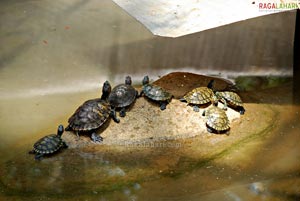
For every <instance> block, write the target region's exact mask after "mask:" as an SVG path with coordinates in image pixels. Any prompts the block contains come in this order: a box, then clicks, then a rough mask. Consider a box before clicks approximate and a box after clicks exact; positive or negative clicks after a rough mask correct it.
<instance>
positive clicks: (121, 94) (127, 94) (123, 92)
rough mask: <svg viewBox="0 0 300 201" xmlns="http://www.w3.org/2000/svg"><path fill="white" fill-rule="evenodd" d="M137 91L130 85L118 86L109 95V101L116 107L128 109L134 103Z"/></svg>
mask: <svg viewBox="0 0 300 201" xmlns="http://www.w3.org/2000/svg"><path fill="white" fill-rule="evenodd" d="M135 98H136V90H135V89H134V88H133V87H132V86H131V85H128V84H120V85H117V86H116V87H115V88H113V90H112V91H111V93H110V94H109V97H108V101H109V103H110V104H111V105H112V106H114V107H126V106H129V105H130V104H131V103H133V102H134V100H135Z"/></svg>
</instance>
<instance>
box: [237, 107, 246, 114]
mask: <svg viewBox="0 0 300 201" xmlns="http://www.w3.org/2000/svg"><path fill="white" fill-rule="evenodd" d="M245 111H246V110H245V109H244V108H243V107H242V108H241V109H240V111H239V112H240V114H241V115H243V114H245Z"/></svg>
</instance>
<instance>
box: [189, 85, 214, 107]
mask: <svg viewBox="0 0 300 201" xmlns="http://www.w3.org/2000/svg"><path fill="white" fill-rule="evenodd" d="M213 96H214V92H213V90H211V89H209V88H207V87H198V88H196V89H193V90H192V91H190V92H188V93H187V94H186V95H185V96H184V97H183V98H184V99H185V100H186V101H187V102H188V103H191V104H196V105H202V104H206V103H209V102H211V101H212V98H213Z"/></svg>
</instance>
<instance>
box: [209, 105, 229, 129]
mask: <svg viewBox="0 0 300 201" xmlns="http://www.w3.org/2000/svg"><path fill="white" fill-rule="evenodd" d="M205 116H206V118H207V122H206V124H207V125H208V126H209V127H211V128H213V129H214V130H216V131H225V130H228V129H229V128H230V127H229V120H228V117H227V115H226V112H225V111H224V110H223V109H221V108H219V107H215V106H214V107H210V108H208V109H207V111H206V112H205Z"/></svg>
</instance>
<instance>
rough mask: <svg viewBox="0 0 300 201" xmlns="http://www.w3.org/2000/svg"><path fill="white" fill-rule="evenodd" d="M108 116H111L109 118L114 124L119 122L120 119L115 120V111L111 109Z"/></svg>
mask: <svg viewBox="0 0 300 201" xmlns="http://www.w3.org/2000/svg"><path fill="white" fill-rule="evenodd" d="M109 115H110V116H111V118H112V119H113V120H114V121H115V122H116V123H119V122H120V119H118V118H117V115H116V110H115V109H111V111H110V114H109Z"/></svg>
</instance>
